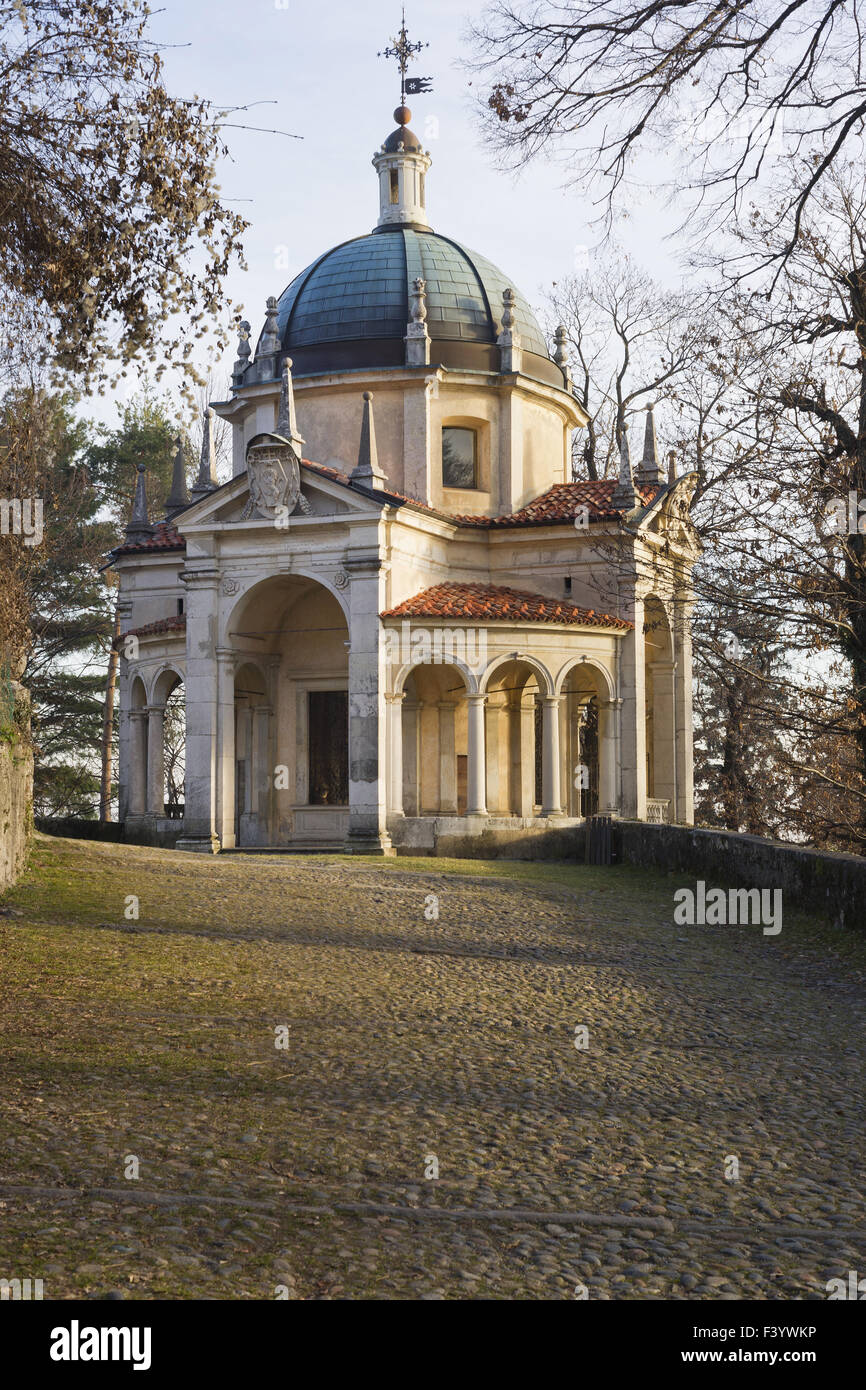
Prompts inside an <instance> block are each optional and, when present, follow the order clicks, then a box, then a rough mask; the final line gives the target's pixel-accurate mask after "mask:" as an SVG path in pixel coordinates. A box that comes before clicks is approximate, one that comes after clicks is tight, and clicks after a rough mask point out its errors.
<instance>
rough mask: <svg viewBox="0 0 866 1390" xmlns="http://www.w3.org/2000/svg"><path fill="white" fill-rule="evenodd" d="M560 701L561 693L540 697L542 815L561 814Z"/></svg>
mask: <svg viewBox="0 0 866 1390" xmlns="http://www.w3.org/2000/svg"><path fill="white" fill-rule="evenodd" d="M561 703H562V696H561V695H545V696H543V699H542V708H543V714H542V729H541V738H542V747H541V790H542V804H541V814H542V815H543V816H561V815H562V792H561V790H560V782H561V770H560V752H559V707H560V705H561Z"/></svg>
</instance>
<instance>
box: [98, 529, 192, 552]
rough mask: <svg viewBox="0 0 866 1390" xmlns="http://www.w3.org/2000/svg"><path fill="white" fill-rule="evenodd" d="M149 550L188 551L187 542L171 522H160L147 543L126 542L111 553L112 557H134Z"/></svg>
mask: <svg viewBox="0 0 866 1390" xmlns="http://www.w3.org/2000/svg"><path fill="white" fill-rule="evenodd" d="M149 550H186V541H185V540H184V538H183V536H181V535H180V534H179V533H178V532H177V531H176V530H175V528H174V526H173V525H172V524H171V522H170V521H159V522H157V524H156V526H154V528H153V535H152V536H149V537H148V538H147V540H146V541H135V542H134V543H132V544H126V543H125V542H124V543H123V544H122V545H119V546H117V547H116V548H115V549H114V550H113V551H112V552H111V553H112V555H134V554H138V553H139V552H141V551H149Z"/></svg>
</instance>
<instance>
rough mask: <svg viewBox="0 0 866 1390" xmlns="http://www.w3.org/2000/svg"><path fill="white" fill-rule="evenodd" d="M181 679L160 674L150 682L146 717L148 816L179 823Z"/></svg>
mask: <svg viewBox="0 0 866 1390" xmlns="http://www.w3.org/2000/svg"><path fill="white" fill-rule="evenodd" d="M185 694H186V690H185V686H184V682H183V679H182V677H181V676H180V675H179V674H178V673H177V671H174V670H167V671H163V672H162V673H161V674H160V675H159V677H158V678H157V680H156V681H155V682H154V687H153V695H152V698H151V706H150V711H149V714H148V720H149V725H150V738H149V745H150V758H151V760H152V762H153V767H152V769H151V772H150V774H149V780H150V782H151V786H152V796H151V801H152V805H151V807H150V808H149V809H150V811H151V814H152V815H155V816H157V817H160V816H166V817H168V819H169V820H182V819H183V810H184V783H185V780H186V699H185Z"/></svg>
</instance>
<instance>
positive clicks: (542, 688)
mask: <svg viewBox="0 0 866 1390" xmlns="http://www.w3.org/2000/svg"><path fill="white" fill-rule="evenodd" d="M517 665H519V666H527V667H528V668H529V669H530V671H532V673H533V675H534V676H535V679H536V681H537V682H538V689H539V694H541V695H542V696H545V695H553V694H554V687H553V677H552V676H551V674H550V672H549V671H548V669H547V667H546V666H545V665H544V663H543V662H542V661H539V660H538V658H537V657H534V656H527V655H526V653H525V652H509V653H508V654H507V655H505V656H497V657H494V659H493V660H492V661H491V662H490V664H489V665H488V666H487V667H486V669H485V671H484V674H483V676H482V677H481V680H480V681H479V686H478V689H479V694H481V695H486V694H487V692H488V690H489V689H490V682H491V681H492V680H493V677H494V676H495V675H496V672H497V671H498V670H500V669H501V667H503V666H517Z"/></svg>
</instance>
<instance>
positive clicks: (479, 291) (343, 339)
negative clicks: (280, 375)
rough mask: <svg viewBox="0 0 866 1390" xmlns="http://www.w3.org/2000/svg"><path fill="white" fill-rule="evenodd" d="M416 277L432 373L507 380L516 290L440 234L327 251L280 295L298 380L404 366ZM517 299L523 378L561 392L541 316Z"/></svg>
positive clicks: (366, 239) (365, 241) (363, 241)
mask: <svg viewBox="0 0 866 1390" xmlns="http://www.w3.org/2000/svg"><path fill="white" fill-rule="evenodd" d="M417 276H420V277H421V278H422V279H423V280H424V281H426V291H427V329H428V332H429V334H430V339H431V351H430V361H431V364H432V365H433V366H439V365H441V366H446V367H453V368H457V369H460V368H468V369H475V370H481V371H498V370H499V350H498V348H497V347H496V338H497V335H498V333H499V330H500V326H501V315H502V292H503V290H505V289H508V288H514V286H513V285H512V283H511V281H510V280H509V279H508V278H507V277H506V276H505V275H503V274H502V272H501V271H500V270H497V269H496V267H495V266H494V265H491V263H490V261H488V260H486V259H485V257H484V256H479V255H477V254H476V252H474V251H469V250H467V248H466V247H465V246H460V245H459V244H458V243H457V242H456V241H451V240H450V239H449V238H448V237H444V236H440V235H439V234H438V233H437V232H433V231H430V230H428V229H426V228H424V229H422V228H410V227H405V226H404V227H386V226H382V227H378V228H377V229H376V231H375V232H373V233H371V234H370V235H369V236H362V237H356V238H355V239H354V240H352V241H346V242H343V244H342V245H341V246H335V247H334V248H333V250H331V251H326V252H325V254H324V255H323V256H320V257H319V259H318V260H316V261H314V262H313V264H312V265H310V266H308V267H307V269H306V270H303V271H301V273H300V275H297V276H296V277H295V279H294V280H293V281H292V283H291V284H290V285H289V286H288V288H287V289H285V290H284V291H283V293H282V295H281V296H280V299H279V306H278V307H279V317H278V320H277V331H278V333H279V336H280V343H281V345H282V350H283V352H285V353H287V354H288V355H289V356H290V357H291V358H292V362H293V372H294V374H295V375H297V376H304V375H310V374H312V373H315V372H327V371H350V370H352V369H353V368H359V369H369V368H371V367H400V366H402V365H403V364H404V362H405V358H406V353H405V345H404V341H403V340H404V338H405V336H406V325H407V323H408V322H409V318H410V303H411V298H410V296H411V291H412V282H413V280H414V279H415V278H416V277H417ZM515 295H516V299H515V305H514V327H515V329H516V330H517V331H518V332H519V333H520V335H521V340H522V348H523V370H524V371H525V372H526V374H527V375H528V376H532V377H536V378H538V379H539V380H542V381H546V382H549V383H550V384H551V385H554V386H558V387H560V388H561V387H562V385H563V377H562V372H561V371H560V370H559V368H558V367H557V366H556V364H555V363H554V362H552V361H551V360H550V355H549V353H548V350H547V345H546V343H545V341H544V337H543V336H542V333H541V329H540V328H539V326H538V323H537V321H536V319H535V315H534V314H533V312H532V310H531V309H530V307H529V305H528V304H527V302H526V300H525V299H524V298H523V296H522V295H521V294H519V293H517V291H516V290H515Z"/></svg>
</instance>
